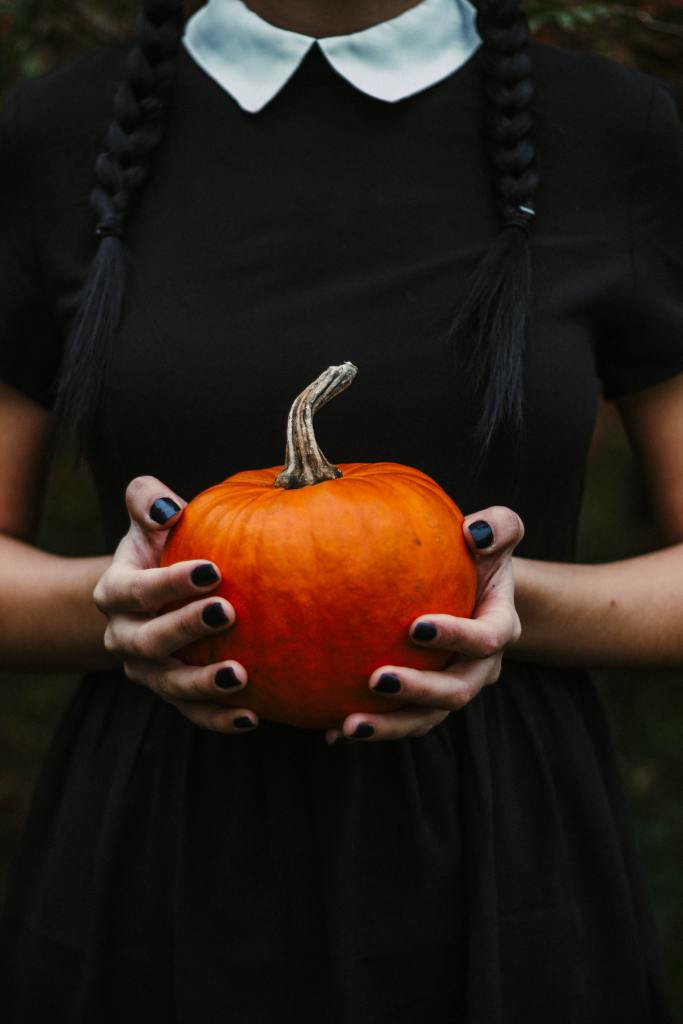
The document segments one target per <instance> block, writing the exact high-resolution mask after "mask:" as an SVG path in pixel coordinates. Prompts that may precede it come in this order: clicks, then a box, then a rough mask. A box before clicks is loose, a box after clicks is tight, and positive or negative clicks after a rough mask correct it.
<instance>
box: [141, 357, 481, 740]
mask: <svg viewBox="0 0 683 1024" xmlns="http://www.w3.org/2000/svg"><path fill="white" fill-rule="evenodd" d="M355 373H356V368H355V366H353V365H352V364H351V363H344V364H342V365H341V366H333V367H330V368H329V369H328V370H327V371H325V373H323V374H322V375H321V376H320V377H319V378H318V379H317V380H316V381H314V382H313V384H311V385H310V386H309V387H308V388H306V390H305V391H304V392H302V394H301V395H300V396H299V398H297V400H296V401H295V402H294V404H293V406H292V409H291V411H290V414H289V421H288V434H287V452H286V459H285V467H284V468H283V467H282V466H276V467H273V468H271V469H260V470H247V471H246V472H242V473H236V474H235V475H234V476H231V477H229V478H228V479H227V480H224V481H223V483H220V484H217V485H216V486H215V487H210V488H209V489H208V490H206V491H203V492H202V493H201V494H199V495H198V496H197V497H196V498H194V499H193V500H192V501H191V502H190V503H189V504H188V505H187V507H186V508H185V511H184V512H183V515H182V518H181V519H180V520H179V522H178V524H177V526H176V527H175V528H174V529H173V530H172V531H171V533H170V534H169V537H168V541H167V544H166V547H165V549H164V551H163V554H162V559H161V564H162V565H169V564H171V563H173V562H178V561H182V560H185V559H190V558H202V559H211V560H212V561H213V562H215V563H216V565H218V566H219V567H220V570H221V574H222V580H221V583H220V586H219V587H218V588H216V591H215V593H216V594H220V595H221V596H223V597H225V598H227V599H228V600H229V601H230V602H231V603H232V604H233V606H234V608H235V611H236V613H237V621H236V623H235V625H234V626H233V627H232V628H231V629H229V630H228V631H227V632H223V633H220V634H217V635H216V636H209V637H206V638H204V639H202V640H199V641H196V642H194V643H192V644H190V645H189V646H188V647H186V648H184V649H183V651H181V652H179V654H178V656H179V657H180V658H182V660H184V661H185V662H187V663H189V664H193V665H207V664H209V663H213V662H216V661H221V660H223V659H229V658H233V659H235V660H236V661H238V662H240V663H241V664H242V665H244V667H245V668H246V670H247V672H248V674H249V681H248V683H247V686H246V687H245V688H244V689H242V690H241V691H240V692H239V694H236V695H233V696H232V697H227V696H226V697H225V698H221V703H226V704H232V705H233V706H236V707H247V708H251V709H252V710H254V711H255V712H256V713H257V714H258V715H259V716H260V717H262V718H264V719H270V720H272V721H276V722H283V723H287V724H289V725H294V726H299V727H302V728H327V727H333V726H339V725H340V724H341V722H342V720H343V719H344V717H345V716H346V715H348V714H350V713H351V712H354V711H375V712H377V711H388V710H393V709H395V708H397V707H399V706H401V705H400V704H399V702H398V701H393V700H392V701H391V702H390V701H388V700H387V698H386V697H384V698H383V697H380V696H378V695H375V694H373V693H372V692H371V691H370V689H369V687H368V678H369V676H370V675H371V673H372V672H373V671H374V670H375V669H376V668H379V666H380V665H385V664H386V665H396V666H400V665H405V666H411V667H414V668H431V669H441V668H443V667H445V665H446V664H447V663H448V661H449V660H450V659H451V657H452V655H451V654H449V653H448V652H444V651H436V650H429V649H427V648H423V647H418V646H417V645H415V644H414V643H413V642H412V641H411V640H410V639H409V636H408V629H409V626H410V624H411V622H412V621H413V619H415V618H417V616H419V615H422V614H424V613H426V612H446V613H450V614H452V615H460V616H469V615H471V613H472V609H473V606H474V601H475V595H476V572H475V567H474V560H473V558H472V556H471V554H470V551H469V549H468V548H467V545H466V543H465V540H464V538H463V535H462V519H463V517H462V514H461V512H460V510H459V509H458V507H457V505H455V503H454V502H453V501H452V500H451V498H449V497H448V495H447V494H446V493H445V491H443V490H442V489H441V487H439V485H438V484H437V483H436V482H435V481H434V480H432V479H431V477H429V476H427V475H426V474H425V473H422V472H420V471H419V470H417V469H413V468H411V467H409V466H402V465H398V464H396V463H392V462H378V463H346V464H342V465H340V466H339V467H338V468H337V467H335V466H332V465H330V463H329V462H327V460H326V459H325V457H324V456H323V455H322V452H321V451H320V449H319V448H318V445H317V444H316V441H315V436H314V434H313V414H314V413H315V411H316V410H317V409H319V408H320V407H321V406H322V405H324V404H325V403H326V402H327V401H329V399H330V398H332V397H334V395H336V394H338V393H339V392H340V391H342V390H343V389H344V388H346V387H347V386H348V385H349V384H350V383H351V381H352V380H353V377H354V376H355Z"/></svg>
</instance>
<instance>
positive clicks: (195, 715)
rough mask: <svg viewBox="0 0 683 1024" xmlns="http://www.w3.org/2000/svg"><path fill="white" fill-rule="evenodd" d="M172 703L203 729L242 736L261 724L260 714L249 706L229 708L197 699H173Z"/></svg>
mask: <svg viewBox="0 0 683 1024" xmlns="http://www.w3.org/2000/svg"><path fill="white" fill-rule="evenodd" d="M171 703H172V704H173V707H175V708H177V709H178V711H180V713H181V714H182V715H184V716H185V718H189V720H190V721H191V722H193V723H194V725H198V726H200V727H201V728H202V729H209V730H210V731H211V732H222V733H229V734H230V735H234V736H241V735H244V734H245V733H249V732H254V730H255V728H256V726H257V725H258V724H259V720H258V716H257V715H256V714H255V713H254V712H253V711H250V710H249V708H228V707H225V706H221V705H220V704H211V703H210V702H209V701H207V702H206V703H205V704H200V703H196V702H195V701H187V702H184V701H172V702H171Z"/></svg>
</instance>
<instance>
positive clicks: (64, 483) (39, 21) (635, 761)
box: [0, 0, 683, 1020]
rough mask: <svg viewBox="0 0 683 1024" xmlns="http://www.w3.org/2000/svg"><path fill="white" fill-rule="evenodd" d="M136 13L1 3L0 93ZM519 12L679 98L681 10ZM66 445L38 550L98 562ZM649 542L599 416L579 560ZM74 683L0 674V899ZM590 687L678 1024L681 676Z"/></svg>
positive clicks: (47, 2) (118, 33)
mask: <svg viewBox="0 0 683 1024" xmlns="http://www.w3.org/2000/svg"><path fill="white" fill-rule="evenodd" d="M187 6H188V10H190V9H192V8H196V7H199V6H201V3H197V2H195V3H193V4H188V5H187ZM136 7H137V5H136V4H135V3H133V2H131V0H119V2H117V0H106V2H105V0H87V2H86V0H71V2H65V0H14V2H12V3H3V2H2V0H0V91H1V90H4V89H5V88H6V87H7V86H8V85H10V84H11V83H12V82H14V81H15V80H17V79H18V78H21V77H24V76H29V75H36V74H40V73H42V72H44V71H47V70H49V69H50V68H52V67H54V66H55V65H57V64H60V63H62V62H64V61H65V60H68V59H69V58H70V57H72V56H74V55H76V54H78V53H80V52H81V51H82V50H84V49H87V48H89V47H91V46H94V45H101V44H103V43H104V44H106V43H109V42H113V41H116V40H119V39H121V38H126V37H127V36H129V35H130V32H131V29H132V26H133V23H134V14H135V10H136ZM527 10H528V13H529V16H530V18H531V22H532V29H533V31H534V33H535V35H536V36H537V37H538V38H540V39H542V40H543V41H544V42H549V43H555V44H557V45H560V46H565V47H570V48H578V49H590V50H593V51H595V52H598V53H602V54H604V55H606V56H609V57H612V58H613V59H615V60H619V61H622V62H623V63H625V64H630V65H634V66H637V67H640V68H642V69H643V70H645V71H648V72H650V73H652V74H655V75H658V76H659V77H660V78H662V79H665V80H667V81H669V82H670V83H671V84H672V85H673V86H674V88H675V89H676V90H677V93H678V97H679V100H681V99H683V0H668V2H667V0H665V2H661V3H660V2H657V0H655V2H652V3H622V4H615V3H571V2H568V0H547V2H545V3H544V2H532V3H528V4H527ZM681 185H682V187H683V182H682V183H681ZM681 244H683V240H682V241H681ZM65 449H66V446H65V447H63V448H62V450H61V451H60V452H59V453H58V455H57V457H56V459H55V460H54V463H53V466H52V471H51V476H50V482H49V486H48V493H47V499H46V503H45V510H44V514H43V521H42V526H41V530H40V536H39V538H38V544H39V545H40V546H42V547H45V548H47V549H49V550H52V551H56V552H60V553H63V554H67V555H83V554H93V553H98V552H100V551H102V550H103V548H102V540H101V536H100V534H99V529H98V522H97V512H96V507H95V503H94V497H93V490H92V485H91V482H90V479H89V477H88V475H87V473H86V472H84V471H83V470H80V471H78V472H76V471H75V470H74V469H73V468H72V460H71V459H70V458H69V453H68V451H66V450H65ZM657 545H658V541H657V537H656V534H655V531H654V527H653V525H652V521H651V517H650V514H649V510H648V507H647V501H646V497H645V495H644V493H643V492H642V490H641V487H640V481H639V478H638V473H637V469H636V467H635V466H634V464H633V461H632V459H631V456H630V452H629V450H628V446H627V444H626V441H625V438H624V435H623V433H622V431H621V428H620V424H619V421H618V419H617V417H616V415H615V413H614V410H612V409H611V408H609V407H604V408H603V409H602V412H601V415H600V418H599V421H598V425H597V429H596V434H595V438H594V443H593V448H592V453H591V461H590V467H589V479H588V487H587V493H586V502H585V508H584V514H583V520H582V528H581V542H580V558H581V560H582V561H591V562H593V561H595V562H600V561H610V560H613V559H616V558H621V557H625V556H628V555H632V554H637V553H639V552H641V551H646V550H650V549H652V548H655V547H657ZM75 683H76V678H75V677H73V676H64V675H44V676H38V675H28V674H14V673H3V674H0V889H2V888H4V885H5V881H6V876H7V869H8V867H9V864H10V862H11V860H12V857H13V856H14V854H15V852H16V850H17V845H18V840H19V836H20V833H21V828H22V825H23V822H24V819H25V814H26V809H27V806H28V802H29V799H30V796H31V792H32V789H33V785H34V782H35V778H36V774H37V772H38V770H39V768H40V765H41V763H42V759H43V756H44V753H45V750H46V746H47V744H48V742H49V739H50V736H51V735H52V732H53V730H54V728H55V724H56V721H57V718H58V716H59V714H60V712H61V709H62V708H63V707H64V705H65V703H66V702H67V701H68V699H69V697H70V694H71V693H72V692H73V689H74V686H75ZM599 685H600V689H601V692H602V694H603V697H604V699H605V702H606V705H607V709H608V713H609V717H610V720H611V723H612V727H613V733H614V739H615V744H616V747H617V750H618V753H619V756H620V759H621V763H622V768H623V774H624V780H625V784H626V787H627V791H628V796H629V800H630V808H631V814H632V820H633V824H634V828H635V832H636V838H637V842H638V845H639V848H640V852H641V856H642V859H643V862H644V864H645V868H646V871H647V874H648V877H649V881H650V888H651V891H652V897H653V900H654V904H655V909H656V913H657V917H658V921H659V924H660V930H661V934H662V939H663V945H664V952H665V959H666V969H667V973H668V977H669V982H670V987H671V990H672V994H673V998H674V1002H675V1006H676V1010H677V1013H678V1017H677V1019H680V1020H683V801H682V800H681V795H682V794H683V785H682V783H683V756H682V754H681V745H682V744H681V741H682V740H683V671H680V672H668V673H664V672H647V673H645V672H635V671H632V672H625V671H618V672H616V671H615V672H609V673H607V672H604V673H600V675H599Z"/></svg>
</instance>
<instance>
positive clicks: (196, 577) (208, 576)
mask: <svg viewBox="0 0 683 1024" xmlns="http://www.w3.org/2000/svg"><path fill="white" fill-rule="evenodd" d="M190 579H191V580H192V582H193V583H194V585H195V587H208V586H209V585H210V584H211V583H218V573H217V572H216V570H215V569H214V567H213V566H212V565H209V564H208V562H207V563H206V564H205V565H197V566H195V568H194V569H193V570H192V572H191V573H190Z"/></svg>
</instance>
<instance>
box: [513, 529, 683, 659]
mask: <svg viewBox="0 0 683 1024" xmlns="http://www.w3.org/2000/svg"><path fill="white" fill-rule="evenodd" d="M513 566H514V574H515V595H516V597H515V600H516V604H517V610H518V612H519V616H520V619H521V622H522V635H521V638H520V640H519V641H518V642H517V643H516V644H515V646H514V648H513V649H510V654H511V656H512V657H513V658H519V659H524V660H528V661H543V662H552V663H554V664H563V665H574V666H577V667H587V668H590V667H595V668H598V667H609V666H641V667H652V668H656V667H667V666H669V667H670V666H677V667H678V666H681V665H683V544H677V545H675V546H674V547H669V548H665V549H663V550H661V551H656V552H654V553H652V554H648V555H640V556H638V557H637V558H629V559H626V560H624V561H621V562H610V563H607V564H604V565H572V564H569V565H568V564H563V563H555V562H538V561H532V560H530V559H524V558H514V559H513Z"/></svg>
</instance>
